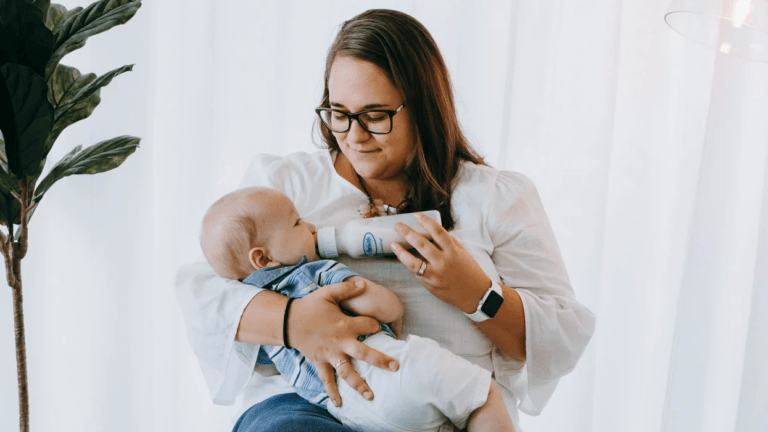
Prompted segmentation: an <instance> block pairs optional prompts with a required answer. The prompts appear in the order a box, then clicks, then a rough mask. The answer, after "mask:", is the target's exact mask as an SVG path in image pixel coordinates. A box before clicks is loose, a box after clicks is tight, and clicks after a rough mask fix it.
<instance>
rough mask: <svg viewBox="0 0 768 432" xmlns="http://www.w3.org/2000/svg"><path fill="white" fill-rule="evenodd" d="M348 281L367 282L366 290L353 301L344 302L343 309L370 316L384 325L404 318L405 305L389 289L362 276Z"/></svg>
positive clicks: (353, 277) (353, 298) (352, 299)
mask: <svg viewBox="0 0 768 432" xmlns="http://www.w3.org/2000/svg"><path fill="white" fill-rule="evenodd" d="M347 280H348V281H352V282H358V281H363V282H365V290H364V291H363V292H362V293H360V294H359V295H357V296H355V297H352V298H351V299H347V300H344V301H342V302H341V307H342V308H344V309H346V310H348V311H350V312H352V313H354V314H355V315H361V316H369V317H371V318H375V319H376V320H377V321H379V322H383V323H391V322H393V321H396V320H398V319H399V318H400V317H402V316H403V303H402V302H401V301H400V299H399V298H397V295H396V294H395V293H393V292H392V291H390V290H389V289H387V288H385V287H383V286H381V285H379V284H377V283H373V282H371V281H369V280H368V279H366V278H364V277H362V276H352V277H350V278H349V279H347Z"/></svg>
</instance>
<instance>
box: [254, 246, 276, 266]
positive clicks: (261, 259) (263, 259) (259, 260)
mask: <svg viewBox="0 0 768 432" xmlns="http://www.w3.org/2000/svg"><path fill="white" fill-rule="evenodd" d="M248 260H249V261H250V262H251V265H252V266H253V268H255V269H256V270H259V269H262V268H264V267H275V266H279V265H280V263H279V262H277V261H272V259H271V258H270V257H269V254H268V253H267V249H266V248H263V247H255V248H253V249H251V250H250V251H248Z"/></svg>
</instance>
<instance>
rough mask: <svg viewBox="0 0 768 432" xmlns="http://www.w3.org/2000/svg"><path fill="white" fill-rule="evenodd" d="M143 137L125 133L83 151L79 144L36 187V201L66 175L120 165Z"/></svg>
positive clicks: (101, 170)
mask: <svg viewBox="0 0 768 432" xmlns="http://www.w3.org/2000/svg"><path fill="white" fill-rule="evenodd" d="M139 141H141V138H137V137H133V136H128V135H123V136H120V137H117V138H112V139H110V140H106V141H102V142H100V143H98V144H94V145H92V146H90V147H88V148H86V149H85V150H83V151H80V148H81V146H77V147H75V148H74V149H72V151H70V152H69V153H67V154H66V155H65V156H64V157H63V158H62V159H61V160H60V161H59V162H57V163H56V165H54V167H53V168H51V171H50V172H49V173H48V174H47V175H46V176H45V178H43V180H42V181H41V182H40V184H39V185H38V186H37V188H36V189H35V197H34V201H35V202H40V200H41V199H42V198H43V195H44V194H45V193H46V192H47V191H48V189H50V188H51V186H53V184H54V183H56V182H57V181H59V180H61V179H62V178H64V177H67V176H71V175H75V174H98V173H102V172H106V171H109V170H112V169H115V168H117V167H119V166H120V165H121V164H122V163H123V162H124V161H125V159H126V158H127V157H128V156H130V155H131V154H132V153H133V152H134V151H136V148H137V147H138V146H139Z"/></svg>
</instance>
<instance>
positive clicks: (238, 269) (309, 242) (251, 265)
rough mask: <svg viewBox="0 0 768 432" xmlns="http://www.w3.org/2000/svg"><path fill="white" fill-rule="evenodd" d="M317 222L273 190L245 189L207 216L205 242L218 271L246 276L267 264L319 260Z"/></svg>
mask: <svg viewBox="0 0 768 432" xmlns="http://www.w3.org/2000/svg"><path fill="white" fill-rule="evenodd" d="M316 244H317V239H316V235H315V226H314V225H312V224H310V223H307V222H304V221H303V220H302V219H301V218H300V217H299V213H298V211H297V210H296V207H295V206H294V205H293V202H291V200H290V199H289V198H288V197H287V196H285V195H284V194H282V193H281V192H278V191H276V190H274V189H269V188H246V189H240V190H237V191H234V192H232V193H230V194H227V195H225V196H224V197H222V198H221V199H219V200H218V201H216V202H215V203H214V204H213V205H212V206H211V208H210V209H208V212H206V214H205V217H204V218H203V229H202V234H201V236H200V245H201V246H202V248H203V255H205V259H207V260H208V263H209V264H211V266H212V267H213V269H214V270H216V273H218V274H219V275H221V276H223V277H225V278H229V279H237V280H243V279H245V278H246V277H248V276H249V275H250V274H251V273H253V272H254V271H256V270H258V269H260V268H263V267H272V266H278V265H287V264H297V263H298V262H299V261H301V257H302V256H303V255H306V256H307V259H308V260H309V261H314V260H317V259H318V256H317V249H316Z"/></svg>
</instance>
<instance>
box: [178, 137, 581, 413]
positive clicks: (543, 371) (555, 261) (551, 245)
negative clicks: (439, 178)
mask: <svg viewBox="0 0 768 432" xmlns="http://www.w3.org/2000/svg"><path fill="white" fill-rule="evenodd" d="M333 161H334V156H333V155H332V154H331V153H330V152H329V151H326V150H322V151H318V152H315V153H311V154H308V153H294V154H291V155H288V156H282V157H281V156H275V155H264V154H262V155H256V156H254V157H253V160H252V162H251V165H250V167H249V168H248V171H247V172H246V174H245V177H244V178H243V181H242V182H241V183H240V188H243V187H250V186H267V187H271V188H274V189H277V190H280V191H282V192H283V193H285V194H286V195H287V196H288V197H290V198H291V199H293V202H294V204H295V205H296V208H297V209H298V211H299V214H300V215H301V216H302V218H304V220H306V221H307V222H310V223H313V224H315V225H317V226H318V227H322V226H335V227H340V226H342V225H344V223H346V222H347V221H349V220H352V219H357V218H360V215H359V214H358V207H359V206H360V205H361V204H365V203H366V202H367V197H366V196H365V194H363V193H362V192H361V191H360V190H359V189H357V188H356V187H355V186H353V185H352V184H351V183H349V182H348V181H347V180H345V179H344V178H342V177H341V176H340V175H339V174H338V173H337V172H336V170H335V169H334V167H333ZM451 205H452V209H453V214H454V218H455V220H456V226H455V228H454V229H453V231H451V234H452V235H453V236H454V237H456V238H457V239H458V240H459V241H460V242H461V244H462V245H463V246H464V247H465V248H466V249H467V250H468V251H469V253H470V254H471V255H472V256H473V257H474V258H475V260H477V262H478V263H479V264H480V266H481V267H482V268H483V270H484V271H485V272H486V274H488V276H489V277H490V278H491V279H493V280H495V281H497V282H502V283H504V284H505V285H507V286H509V287H512V288H514V289H515V290H516V291H517V292H518V293H519V294H520V297H521V299H522V302H523V307H524V310H525V335H526V354H527V360H526V362H525V363H520V362H517V361H515V360H513V359H512V358H510V357H509V356H508V355H507V354H505V353H503V352H502V351H501V350H499V349H498V348H496V347H495V346H494V345H493V343H492V342H491V341H490V340H489V339H488V338H487V337H486V336H485V335H484V334H483V333H482V332H481V331H480V330H478V328H477V327H476V326H475V324H474V323H473V322H472V321H470V320H469V319H468V318H467V317H466V316H465V315H464V314H463V313H462V312H461V311H460V310H459V309H457V308H455V307H454V306H451V305H449V304H446V303H443V302H442V301H440V300H438V299H437V298H436V297H434V296H433V295H432V294H431V293H430V292H429V291H427V289H426V288H424V287H423V286H421V284H419V283H418V282H417V281H416V279H415V278H414V277H413V275H411V273H410V272H409V271H408V270H407V269H406V268H405V267H404V266H403V265H402V264H400V262H399V261H398V260H397V259H396V258H374V259H352V258H348V257H345V256H342V257H341V259H340V260H339V261H341V262H343V263H344V264H346V265H348V266H349V267H350V268H352V269H353V270H355V271H356V272H358V273H360V274H361V275H362V276H364V277H366V278H368V279H370V280H372V281H374V282H377V283H379V284H381V285H384V286H386V287H388V288H389V289H391V290H392V291H394V292H395V293H396V294H397V295H398V296H399V297H400V300H402V302H403V304H404V305H405V314H404V317H403V335H402V337H403V338H405V337H406V336H407V335H408V334H411V333H413V334H417V335H419V336H424V337H428V338H431V339H434V340H435V341H437V342H438V343H439V344H440V345H441V346H443V347H445V348H448V349H449V350H451V351H453V352H454V353H456V354H458V355H460V356H462V357H464V358H466V359H467V360H469V361H471V362H473V363H476V364H478V365H479V366H481V367H484V368H486V369H488V370H489V371H491V372H492V373H493V377H494V379H495V380H496V382H497V383H498V384H499V386H500V388H501V390H502V393H503V395H504V399H505V402H506V405H507V408H508V409H509V412H510V415H511V416H512V418H513V421H514V423H515V425H516V426H517V425H518V423H519V422H518V417H519V416H518V412H517V409H518V408H519V409H520V410H522V411H523V412H525V413H526V414H530V415H538V414H539V413H541V410H542V409H543V408H544V406H545V405H546V403H547V401H548V400H549V398H550V397H551V396H552V393H553V392H554V390H555V387H556V385H557V383H558V381H559V379H560V378H561V377H562V376H563V375H565V374H567V373H569V372H570V371H572V370H573V368H574V367H575V366H576V363H577V361H578V359H579V357H581V355H582V353H583V352H584V349H585V348H586V345H587V342H588V341H589V339H590V337H591V336H592V333H593V332H594V327H595V317H594V315H593V314H592V312H590V311H589V310H588V309H587V308H586V307H584V306H583V305H581V304H580V303H579V302H578V301H576V299H575V297H574V293H573V289H572V288H571V285H570V281H569V280H568V275H567V273H566V270H565V265H564V264H563V260H562V258H561V256H560V251H559V249H558V246H557V243H556V241H555V237H554V235H553V233H552V229H551V227H550V225H549V221H548V219H547V216H546V214H545V212H544V208H543V207H542V204H541V200H540V198H539V195H538V193H537V191H536V188H535V186H534V185H533V183H532V182H531V181H530V180H529V179H528V178H527V177H525V176H523V175H522V174H518V173H514V172H509V171H498V170H496V169H494V168H491V167H487V166H477V165H474V164H471V163H467V162H465V163H463V165H462V167H461V170H460V172H459V177H458V181H457V183H456V187H455V189H454V192H453V198H452V201H451ZM260 291H262V290H261V289H260V288H256V287H253V286H250V285H245V284H242V283H240V282H237V281H232V280H227V279H224V278H221V277H219V276H217V275H216V274H215V273H214V271H213V269H211V267H210V266H209V265H208V264H207V263H206V262H205V261H201V262H196V263H193V264H189V265H186V266H184V267H182V268H181V269H180V270H179V272H178V274H177V280H176V295H177V299H178V301H179V303H180V304H181V307H182V309H183V312H184V317H185V320H186V324H187V331H188V338H189V342H190V344H191V345H192V349H193V350H194V352H195V354H196V355H197V357H198V359H199V362H200V367H201V368H202V371H203V374H204V375H205V379H206V382H207V384H208V388H209V390H210V393H211V396H212V398H213V402H214V403H216V404H221V405H229V404H232V403H233V402H234V401H235V399H236V398H237V397H238V396H239V395H241V394H243V395H244V400H243V406H244V407H245V408H247V407H250V406H251V405H252V404H254V403H257V402H259V401H261V400H263V399H266V398H267V397H270V396H272V395H275V394H278V393H286V392H291V391H292V390H291V388H290V386H288V385H287V384H286V383H285V382H284V381H283V380H282V378H281V377H280V376H275V373H276V371H275V370H273V369H271V370H269V368H265V367H262V366H258V367H257V369H256V372H258V373H254V371H255V369H254V368H255V367H256V356H257V353H258V350H259V345H252V344H248V343H243V342H237V341H235V333H236V332H237V327H238V323H239V321H240V316H241V315H242V312H243V310H244V309H245V307H246V305H247V304H248V303H249V302H250V300H251V299H252V298H253V296H254V295H256V294H258V293H259V292H260ZM373 390H374V393H375V391H376V389H373Z"/></svg>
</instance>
